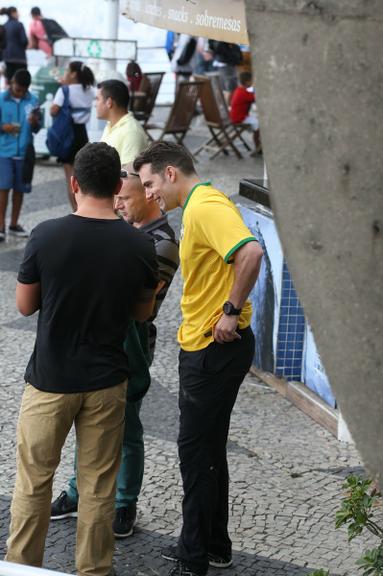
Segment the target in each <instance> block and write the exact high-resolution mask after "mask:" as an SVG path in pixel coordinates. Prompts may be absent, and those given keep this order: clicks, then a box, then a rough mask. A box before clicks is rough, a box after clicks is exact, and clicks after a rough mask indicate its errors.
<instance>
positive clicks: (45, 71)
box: [31, 64, 65, 106]
mask: <svg viewBox="0 0 383 576" xmlns="http://www.w3.org/2000/svg"><path fill="white" fill-rule="evenodd" d="M64 70H65V69H64V68H59V67H58V66H55V65H53V64H50V65H49V64H48V65H47V66H41V68H39V69H38V70H37V72H36V73H35V74H34V75H33V77H32V84H31V92H33V94H35V95H36V96H37V98H38V99H39V103H40V106H41V105H42V104H44V102H45V100H46V97H47V94H52V96H54V95H55V94H56V92H57V89H58V88H59V86H60V82H59V80H60V78H61V77H62V76H63V74H64Z"/></svg>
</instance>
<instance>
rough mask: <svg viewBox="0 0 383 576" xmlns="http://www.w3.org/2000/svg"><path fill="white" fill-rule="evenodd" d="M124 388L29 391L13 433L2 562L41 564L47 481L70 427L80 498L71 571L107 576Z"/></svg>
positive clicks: (82, 575)
mask: <svg viewBox="0 0 383 576" xmlns="http://www.w3.org/2000/svg"><path fill="white" fill-rule="evenodd" d="M126 388H127V383H126V382H124V383H122V384H120V385H118V386H114V387H112V388H106V389H104V390H99V391H96V392H87V393H80V394H52V393H48V392H41V391H40V390H37V389H36V388H34V387H33V386H31V385H30V384H27V386H26V388H25V391H24V394H23V398H22V403H21V408H20V415H19V422H18V427H17V474H16V484H15V489H14V494H13V499H12V506H11V525H10V536H9V539H8V541H7V548H8V552H7V555H6V558H5V559H6V560H8V561H9V562H18V563H20V564H29V565H31V566H41V565H42V561H43V555H44V545H45V538H46V534H47V531H48V526H49V518H50V507H51V500H52V482H53V475H54V473H55V470H56V468H57V466H58V464H59V462H60V455H61V449H62V447H63V445H64V442H65V439H66V437H67V435H68V433H69V431H70V429H71V426H72V423H73V422H74V424H75V429H76V439H77V450H78V468H77V474H78V478H77V482H78V491H79V505H78V521H77V543H76V568H77V572H78V574H79V575H80V576H107V575H108V573H109V571H110V569H111V566H112V557H113V549H114V536H113V530H112V522H113V517H114V497H115V491H116V476H117V471H118V467H119V463H120V456H121V443H122V434H123V424H124V414H125V402H126Z"/></svg>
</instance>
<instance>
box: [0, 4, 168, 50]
mask: <svg viewBox="0 0 383 576" xmlns="http://www.w3.org/2000/svg"><path fill="white" fill-rule="evenodd" d="M0 5H1V6H16V8H17V9H18V11H19V13H20V16H21V18H20V19H21V21H22V22H23V24H24V26H25V27H26V28H27V27H28V25H29V22H30V16H29V14H30V10H31V8H32V6H39V7H40V9H41V11H42V13H43V15H44V16H46V17H47V18H54V19H55V20H57V21H58V22H59V23H60V24H61V25H62V27H63V28H64V29H65V30H66V32H67V33H68V34H69V36H82V37H92V38H94V37H99V38H103V37H104V31H103V26H102V23H103V20H104V14H105V10H106V5H107V2H106V1H105V0H55V1H54V2H53V1H52V0H36V1H34V0H31V1H28V0H19V1H17V0H15V2H14V1H13V0H11V1H10V2H9V3H8V4H7V3H6V2H4V1H1V0H0ZM122 5H123V1H120V12H121V6H122ZM118 36H119V39H120V40H137V41H138V42H139V44H140V46H142V45H145V46H163V45H164V44H165V31H164V30H160V29H158V28H151V27H149V26H145V25H144V24H134V23H133V22H131V21H130V20H128V19H127V18H125V17H124V16H120V20H119V33H118Z"/></svg>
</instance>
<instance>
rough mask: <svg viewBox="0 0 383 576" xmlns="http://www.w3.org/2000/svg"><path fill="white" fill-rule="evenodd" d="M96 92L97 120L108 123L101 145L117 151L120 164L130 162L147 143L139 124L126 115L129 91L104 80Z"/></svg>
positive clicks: (117, 82)
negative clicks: (105, 144)
mask: <svg viewBox="0 0 383 576" xmlns="http://www.w3.org/2000/svg"><path fill="white" fill-rule="evenodd" d="M97 88H98V89H97V94H96V111H97V118H101V119H103V120H107V121H108V123H107V125H106V126H105V129H104V132H103V134H102V137H101V142H106V143H107V144H109V146H113V148H115V149H116V150H117V152H118V153H119V155H120V159H121V164H127V163H128V162H132V161H133V160H134V159H135V157H136V156H137V155H138V154H139V153H140V152H141V151H142V150H143V149H144V148H145V146H146V145H147V143H148V141H147V138H146V134H145V132H144V129H143V128H142V126H141V124H140V123H139V122H137V120H136V119H135V117H134V116H133V114H132V112H128V105H129V90H128V87H127V86H126V84H124V82H121V80H105V81H104V82H101V83H100V84H99V85H98V87H97Z"/></svg>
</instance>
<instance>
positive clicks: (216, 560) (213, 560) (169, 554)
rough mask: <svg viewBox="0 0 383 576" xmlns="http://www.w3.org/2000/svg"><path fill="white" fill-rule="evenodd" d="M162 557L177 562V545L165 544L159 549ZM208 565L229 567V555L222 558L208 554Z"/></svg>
mask: <svg viewBox="0 0 383 576" xmlns="http://www.w3.org/2000/svg"><path fill="white" fill-rule="evenodd" d="M161 556H162V558H165V560H170V561H171V562H179V558H178V556H177V546H167V547H166V548H162V550H161ZM208 558H209V566H212V567H213V568H229V567H230V566H231V565H232V564H233V560H232V558H231V556H228V557H227V558H224V557H223V556H218V554H211V553H209V554H208Z"/></svg>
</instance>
